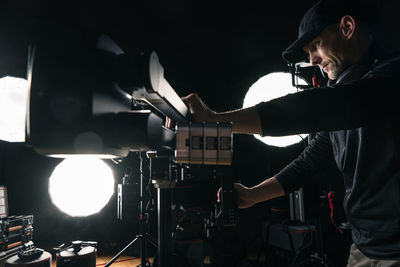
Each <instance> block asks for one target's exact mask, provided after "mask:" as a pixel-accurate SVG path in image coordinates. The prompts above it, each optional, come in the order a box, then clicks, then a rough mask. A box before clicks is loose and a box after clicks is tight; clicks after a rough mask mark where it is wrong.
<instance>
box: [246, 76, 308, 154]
mask: <svg viewBox="0 0 400 267" xmlns="http://www.w3.org/2000/svg"><path fill="white" fill-rule="evenodd" d="M299 84H304V85H305V84H306V82H305V81H304V80H300V79H299ZM295 92H297V88H295V87H294V86H293V85H292V76H291V74H290V73H285V72H274V73H270V74H268V75H265V76H263V77H261V78H260V79H258V80H257V81H256V82H255V83H254V84H253V85H252V86H251V87H250V88H249V90H248V92H247V93H246V96H245V97H244V100H243V108H246V107H251V106H254V105H256V104H258V103H260V102H263V101H269V100H272V99H275V98H278V97H281V96H285V95H287V94H291V93H295ZM254 136H255V137H256V138H257V139H259V140H260V141H262V142H264V143H265V144H267V145H271V146H277V147H285V146H289V145H292V144H295V143H298V142H300V141H301V140H302V138H305V137H307V134H301V135H288V136H279V137H276V136H265V137H261V136H260V135H258V134H255V135H254Z"/></svg>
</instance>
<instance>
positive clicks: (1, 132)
mask: <svg viewBox="0 0 400 267" xmlns="http://www.w3.org/2000/svg"><path fill="white" fill-rule="evenodd" d="M27 103H28V82H27V80H25V79H21V78H15V77H4V78H1V79H0V139H1V140H4V141H8V142H24V141H25V121H26V109H27Z"/></svg>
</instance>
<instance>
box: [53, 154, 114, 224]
mask: <svg viewBox="0 0 400 267" xmlns="http://www.w3.org/2000/svg"><path fill="white" fill-rule="evenodd" d="M49 194H50V197H51V200H52V202H53V204H54V205H55V206H56V207H58V208H59V209H60V210H61V211H62V212H64V213H66V214H68V215H70V216H74V217H79V216H89V215H92V214H95V213H97V212H99V211H100V210H101V209H102V208H103V207H104V206H105V205H106V204H107V203H108V201H109V200H110V198H111V196H112V195H113V194H114V177H113V173H112V171H111V169H110V167H108V166H107V165H106V164H105V163H104V162H103V161H102V160H100V159H97V158H93V157H86V156H82V157H73V158H68V159H65V160H64V161H62V162H61V163H60V164H59V165H57V167H56V168H55V169H54V171H53V173H52V175H51V177H50V180H49Z"/></svg>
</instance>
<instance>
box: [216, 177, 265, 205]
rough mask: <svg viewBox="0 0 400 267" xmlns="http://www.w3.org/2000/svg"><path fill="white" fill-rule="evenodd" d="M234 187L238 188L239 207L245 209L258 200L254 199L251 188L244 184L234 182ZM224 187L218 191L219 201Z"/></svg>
mask: <svg viewBox="0 0 400 267" xmlns="http://www.w3.org/2000/svg"><path fill="white" fill-rule="evenodd" d="M233 187H234V188H235V189H236V192H237V198H238V208H239V209H245V208H249V207H251V206H253V205H254V204H256V203H257V202H256V201H255V200H254V199H253V196H252V192H251V188H248V187H245V186H244V185H242V184H239V183H234V184H233ZM221 191H222V189H221V188H220V189H219V190H218V193H217V198H218V202H221V197H222V196H221V194H222V192H221Z"/></svg>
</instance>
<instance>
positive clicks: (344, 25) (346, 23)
mask: <svg viewBox="0 0 400 267" xmlns="http://www.w3.org/2000/svg"><path fill="white" fill-rule="evenodd" d="M339 29H340V34H341V36H342V37H343V38H344V39H346V40H349V39H351V38H352V37H353V36H354V32H355V29H356V21H355V20H354V18H353V17H352V16H350V15H345V16H343V17H342V19H341V20H340V24H339Z"/></svg>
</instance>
